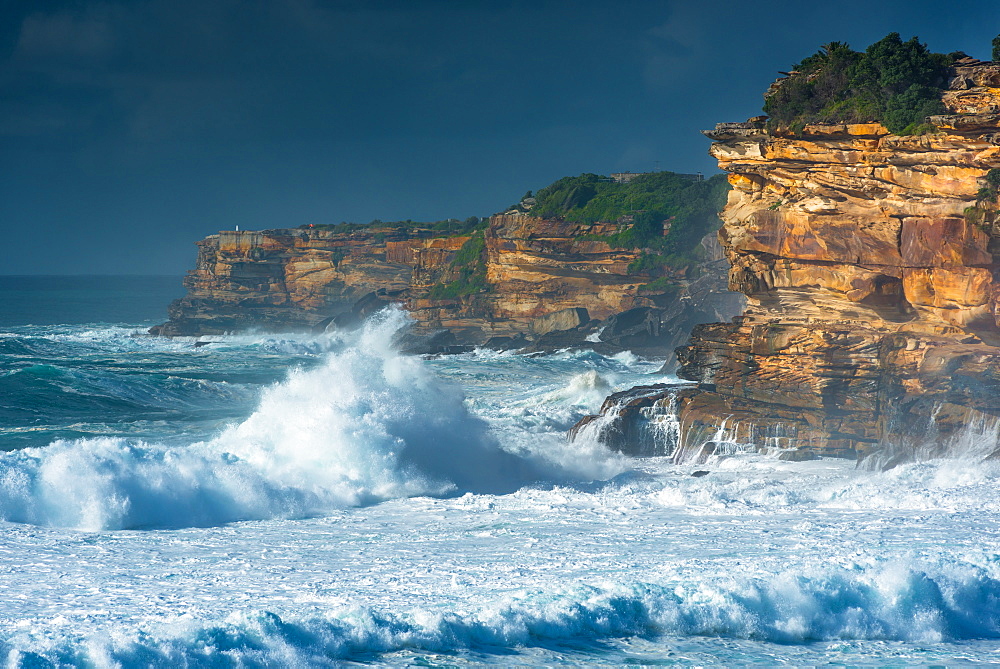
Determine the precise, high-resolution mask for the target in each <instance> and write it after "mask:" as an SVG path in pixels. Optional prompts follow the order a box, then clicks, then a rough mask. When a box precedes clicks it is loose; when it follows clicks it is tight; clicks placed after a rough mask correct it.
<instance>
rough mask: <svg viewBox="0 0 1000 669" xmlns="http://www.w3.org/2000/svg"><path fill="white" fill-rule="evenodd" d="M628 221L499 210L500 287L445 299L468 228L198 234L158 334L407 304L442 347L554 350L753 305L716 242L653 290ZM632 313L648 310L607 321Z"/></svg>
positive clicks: (645, 339)
mask: <svg viewBox="0 0 1000 669" xmlns="http://www.w3.org/2000/svg"><path fill="white" fill-rule="evenodd" d="M620 229H621V226H620V225H619V224H617V223H607V224H601V223H599V224H594V225H589V226H584V225H580V224H574V223H568V222H566V221H562V220H548V219H540V218H535V217H531V216H528V215H525V214H499V215H496V216H493V217H492V218H491V219H490V222H489V226H488V227H487V228H486V230H485V233H484V242H485V274H486V276H485V281H486V284H487V290H484V291H481V292H477V293H474V294H471V295H466V296H463V297H457V298H452V299H435V298H434V297H433V295H434V293H433V291H431V288H432V287H433V286H435V285H437V284H447V283H448V282H449V281H452V280H453V279H455V277H456V274H457V271H458V268H456V267H455V266H454V260H455V256H456V253H457V252H458V251H459V249H461V248H462V246H463V245H464V244H465V243H466V242H467V241H468V240H469V237H468V236H450V237H442V236H434V233H432V232H431V231H429V230H419V229H417V230H407V231H400V230H398V229H396V228H390V227H386V228H373V227H365V228H363V229H360V230H359V229H354V230H350V231H347V232H340V231H338V230H336V229H332V230H331V229H316V228H305V229H301V228H300V229H283V230H264V231H260V232H237V231H232V232H220V233H219V234H217V235H212V236H210V237H208V238H206V239H204V240H202V241H200V242H198V260H197V264H196V267H195V269H194V270H192V271H191V272H189V274H188V276H187V277H186V278H185V286H186V288H187V290H188V292H187V295H186V296H185V297H183V298H181V299H180V300H177V301H175V302H174V303H173V304H171V305H170V307H169V316H170V320H169V321H168V322H166V323H164V324H163V325H160V326H157V327H156V328H153V330H152V332H153V333H154V334H161V335H167V336H178V335H188V336H190V335H208V334H222V333H226V332H234V331H241V330H248V329H255V328H256V329H260V330H267V331H281V330H303V329H313V330H315V329H324V328H327V327H331V326H343V325H346V324H349V323H351V322H353V321H356V320H358V318H360V317H362V316H364V315H366V314H367V313H368V312H369V311H371V310H372V309H373V308H377V307H378V306H381V305H383V304H385V303H387V302H396V303H399V304H401V305H402V306H404V307H405V308H406V309H408V310H409V311H410V313H411V314H412V316H413V317H414V319H415V321H416V328H415V331H416V334H417V337H418V338H420V337H422V338H423V339H422V340H421V341H423V344H420V346H424V347H425V348H426V347H427V346H430V349H433V350H451V349H453V348H454V347H455V345H463V344H466V345H479V344H483V343H486V342H494V343H495V344H496V345H497V346H505V345H506V346H516V347H521V346H525V345H528V344H529V343H530V342H529V341H528V340H529V339H530V340H533V341H534V342H535V345H536V346H539V347H542V348H552V347H561V346H572V345H587V346H592V347H594V348H602V347H603V348H606V349H607V350H621V349H623V348H636V349H639V350H642V351H643V352H646V353H651V354H661V355H662V354H666V352H668V351H670V350H672V347H673V346H675V345H676V341H675V339H676V338H677V336H678V335H677V334H676V333H677V331H680V335H679V336H684V337H686V334H687V333H688V332H689V331H690V329H691V327H693V326H694V325H695V324H696V323H698V322H703V321H704V320H705V314H707V313H720V312H721V313H729V314H735V313H738V311H739V309H741V308H742V301H741V297H740V296H738V295H735V294H731V293H728V292H727V291H726V290H725V285H724V281H722V282H720V278H721V277H722V276H723V273H722V272H720V268H719V267H718V266H717V265H718V263H717V262H715V263H713V261H712V260H711V256H712V253H713V249H712V248H711V246H712V245H711V244H709V247H710V248H709V249H707V250H706V254H707V255H708V256H709V259H708V260H706V262H705V263H704V265H703V267H700V268H697V269H696V268H683V269H680V270H677V271H675V272H674V276H673V277H672V278H673V281H674V282H675V283H676V284H677V285H680V286H682V290H680V291H679V292H678V291H676V290H671V291H669V292H664V291H662V290H661V291H650V290H644V289H643V286H644V284H646V283H648V282H650V281H651V280H652V278H653V277H651V276H649V275H643V274H634V273H631V272H630V271H629V264H630V263H632V261H634V260H635V259H636V258H637V257H638V255H639V254H640V253H641V252H642V251H641V249H616V248H612V247H611V246H609V244H608V243H607V242H606V241H603V240H601V239H600V238H601V237H603V236H607V235H610V234H614V233H615V232H618V231H619V230H620ZM689 285H690V286H692V288H691V290H688V289H687V287H688V286H689ZM637 310H638V311H637ZM622 312H625V313H626V314H631V315H632V321H636V319H637V317H636V314H641V318H638V321H637V322H631V321H629V323H628V324H627V325H628V326H627V327H625V326H622V324H621V323H619V326H616V327H612V328H611V329H607V328H603V325H604V323H603V321H604V320H605V319H608V318H609V317H611V316H614V315H615V314H620V313H622ZM664 319H666V320H664ZM625 320H628V318H626V319H625ZM602 328H603V329H604V330H607V335H604V334H603V332H601V330H602ZM431 337H433V340H432V339H431ZM429 342H433V343H432V344H430V343H429ZM420 346H417V348H420Z"/></svg>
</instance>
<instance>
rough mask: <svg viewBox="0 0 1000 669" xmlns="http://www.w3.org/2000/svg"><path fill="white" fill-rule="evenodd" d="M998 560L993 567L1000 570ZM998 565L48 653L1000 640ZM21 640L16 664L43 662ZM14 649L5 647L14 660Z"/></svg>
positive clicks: (804, 576)
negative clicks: (713, 640)
mask: <svg viewBox="0 0 1000 669" xmlns="http://www.w3.org/2000/svg"><path fill="white" fill-rule="evenodd" d="M995 557H996V556H994V558H995ZM997 571H998V570H997V563H996V560H995V559H994V560H993V561H986V562H985V563H983V564H978V565H977V564H972V563H966V564H962V563H960V564H955V563H949V564H945V563H943V562H940V563H935V564H923V565H920V564H912V565H904V564H900V563H894V564H889V563H882V564H875V565H870V566H857V565H855V566H853V567H850V568H840V569H820V570H817V572H815V573H804V572H802V571H788V572H785V573H780V574H775V575H769V576H759V577H755V578H745V577H744V578H725V577H719V576H714V577H713V576H710V575H701V576H700V577H698V578H694V579H685V580H682V581H678V582H668V583H632V584H622V585H611V584H608V585H573V586H569V585H567V586H564V587H561V588H557V589H555V590H547V591H538V590H532V591H529V590H519V591H514V592H512V593H509V594H506V595H503V596H501V597H499V598H496V599H493V600H492V601H487V602H485V603H477V604H470V605H468V606H467V607H465V608H464V609H463V610H458V609H454V608H451V607H448V608H446V609H443V610H442V609H422V608H416V609H410V610H403V611H385V610H380V609H378V608H374V607H351V606H343V607H338V608H333V609H330V610H327V611H325V612H323V613H320V614H316V615H314V616H312V617H307V618H298V617H295V616H284V617H282V616H281V615H279V614H277V613H274V612H270V611H238V612H234V613H232V614H230V615H229V616H228V617H227V618H225V620H224V621H222V622H219V623H207V622H201V621H197V620H194V619H192V618H189V617H182V618H180V619H174V620H172V621H171V622H161V623H150V624H146V625H144V626H143V629H141V630H138V631H137V633H135V634H128V635H122V634H114V635H109V636H107V637H104V638H94V639H92V640H91V641H90V643H88V644H86V646H84V648H86V650H85V651H84V652H85V653H86V655H85V656H84V657H81V655H80V652H81V648H80V647H79V646H77V647H76V648H73V649H67V650H65V651H61V650H59V651H54V652H53V651H49V652H44V651H43V652H44V655H45V656H47V657H46V658H45V659H46V660H55V661H57V662H67V663H77V662H80V661H81V660H83V661H87V662H92V661H95V660H98V661H99V663H101V664H106V665H113V664H116V663H120V664H121V665H125V666H132V665H144V666H168V665H169V666H182V665H183V666H216V665H217V664H218V662H219V661H220V660H222V658H225V662H226V663H227V664H238V665H241V666H276V665H282V666H293V665H294V666H298V665H300V664H303V665H309V664H326V663H329V662H331V661H336V660H361V661H372V660H373V659H374V658H377V657H380V656H384V655H385V654H388V653H395V652H400V651H409V652H428V651H429V652H443V653H450V652H455V651H469V650H472V651H476V652H480V653H484V654H486V655H501V656H507V655H508V653H509V652H510V650H511V649H521V650H523V649H526V648H533V647H543V648H552V647H556V648H558V647H559V645H560V644H567V645H568V646H569V647H570V648H573V649H577V650H579V649H581V648H585V647H586V645H587V644H593V645H598V644H602V643H603V642H606V641H608V640H612V639H618V638H627V637H642V638H657V637H664V636H667V637H684V636H710V637H723V638H729V639H747V640H757V641H769V642H776V643H781V644H802V643H808V642H816V641H830V640H881V641H909V642H915V643H922V644H933V643H938V642H940V641H943V640H944V641H960V640H966V639H982V638H997V637H1000V580H998V573H997ZM27 641H28V640H27V639H25V640H24V643H23V644H22V643H21V642H20V640H19V639H18V638H17V637H16V636H15V637H14V638H12V639H9V640H8V641H7V642H6V643H3V644H0V649H2V650H4V651H6V655H7V657H8V658H9V659H11V660H13V664H15V665H17V664H19V663H20V664H24V665H26V664H29V663H30V662H31V661H36V662H37V661H44V660H42V656H39V655H36V654H35V653H32V652H29V651H27V649H26V648H25V650H20V649H19V646H21V647H30V646H29V645H28V643H27ZM4 646H6V648H4Z"/></svg>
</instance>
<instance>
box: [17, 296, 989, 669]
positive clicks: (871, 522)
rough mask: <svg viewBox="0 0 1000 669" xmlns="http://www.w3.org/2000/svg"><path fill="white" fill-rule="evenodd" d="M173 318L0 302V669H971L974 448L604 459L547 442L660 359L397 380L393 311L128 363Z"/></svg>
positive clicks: (521, 366)
mask: <svg viewBox="0 0 1000 669" xmlns="http://www.w3.org/2000/svg"><path fill="white" fill-rule="evenodd" d="M181 293H182V289H181V287H180V280H179V279H178V278H171V277H86V278H79V277H0V480H2V484H0V519H2V520H0V583H2V592H3V595H4V596H3V597H2V598H0V657H2V658H4V661H5V662H6V663H7V665H9V666H15V667H49V666H96V667H119V666H120V667H133V666H170V667H176V666H190V667H202V666H205V667H264V666H267V667H276V666H281V667H284V666H291V667H295V666H341V665H354V664H365V663H373V664H378V665H395V666H463V665H481V664H493V665H527V666H552V665H578V664H588V665H601V664H609V665H611V664H613V665H622V664H656V665H660V664H663V665H681V666H686V665H734V664H762V665H776V664H791V665H831V664H832V665H872V664H875V665H880V666H900V665H907V666H913V665H940V664H984V663H988V662H996V661H1000V486H998V483H1000V465H998V464H997V463H995V462H991V461H985V460H984V459H983V458H982V456H981V454H982V453H984V452H987V451H989V450H991V448H987V446H990V447H991V446H992V444H994V443H995V442H996V440H997V434H996V432H995V430H993V429H987V428H984V427H979V428H976V427H975V426H971V427H970V430H969V433H968V435H967V438H966V439H965V440H964V442H963V443H962V444H961V445H960V447H959V446H956V448H955V452H954V453H952V454H951V455H950V457H947V458H942V459H929V460H923V461H917V462H912V463H908V464H904V465H901V466H898V467H896V468H894V469H890V470H888V471H879V470H878V469H877V468H865V467H857V466H855V463H854V462H852V461H846V460H837V459H820V460H814V461H809V462H787V461H783V460H779V459H778V458H777V457H775V456H769V455H764V454H760V453H756V452H752V449H751V448H749V447H750V446H752V445H748V444H731V445H730V446H731V447H730V448H726V449H720V452H726V453H729V455H719V456H715V457H714V458H713V459H711V460H710V461H709V462H707V463H706V464H703V465H697V466H689V465H672V464H671V463H670V459H669V458H668V457H650V458H630V457H625V456H622V455H617V454H614V453H611V452H608V451H607V450H606V449H604V448H603V447H602V446H600V445H599V444H597V443H594V442H593V441H592V440H591V439H589V438H588V437H587V435H586V434H585V435H583V436H582V437H581V439H579V440H577V441H574V442H569V441H567V439H566V431H567V430H568V429H569V428H570V427H571V426H572V425H573V424H574V423H575V422H576V421H577V420H579V419H580V418H581V417H582V416H584V415H587V414H591V413H594V412H596V411H597V409H598V408H599V407H600V405H601V402H602V401H603V399H604V397H605V396H606V395H608V394H609V393H611V392H613V391H616V390H622V389H626V388H629V387H632V386H634V385H639V384H649V383H656V382H663V381H676V379H671V378H668V377H664V376H663V375H661V374H659V373H658V371H657V370H658V369H659V368H660V366H661V363H662V361H661V360H645V359H641V358H637V357H636V356H633V355H631V354H627V353H626V354H620V355H616V356H613V357H605V356H600V355H597V354H594V353H591V352H581V351H561V352H557V353H552V354H547V355H518V354H513V353H497V352H492V351H484V350H480V351H475V352H472V353H468V354H463V355H456V356H445V357H423V358H421V357H412V356H404V355H401V354H399V353H398V352H397V351H396V350H395V349H394V348H393V346H392V339H393V336H394V334H395V333H396V332H399V331H400V330H402V329H405V328H406V327H407V323H408V321H407V316H406V314H405V313H403V312H401V311H398V310H387V311H384V312H381V313H380V314H378V315H376V316H375V317H373V318H372V319H370V320H369V321H368V322H367V323H366V324H365V326H364V328H362V329H361V330H359V331H356V332H350V333H343V334H332V335H322V336H313V335H274V334H266V333H256V334H254V333H249V334H241V335H234V336H218V337H206V338H203V341H209V342H210V343H208V344H206V345H202V346H198V347H196V346H195V345H194V341H193V340H190V339H174V340H169V339H162V338H154V337H148V336H144V335H143V333H144V331H145V329H146V328H148V327H149V326H151V325H153V324H155V323H157V322H159V321H162V320H164V318H165V308H166V305H167V303H168V302H169V300H170V299H171V298H173V297H177V296H179V295H180V294H181ZM720 438H722V439H724V438H725V435H722V436H721V437H720ZM695 470H700V471H707V472H708V473H707V474H705V475H699V476H692V474H694V473H695Z"/></svg>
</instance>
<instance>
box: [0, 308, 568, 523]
mask: <svg viewBox="0 0 1000 669" xmlns="http://www.w3.org/2000/svg"><path fill="white" fill-rule="evenodd" d="M405 323H406V316H405V314H404V313H403V312H402V311H401V310H399V309H390V310H386V311H383V312H382V313H380V314H378V315H377V316H375V317H373V318H372V319H370V320H369V322H368V323H367V324H366V325H365V327H364V328H363V329H362V330H361V331H360V332H359V333H358V334H357V336H356V338H355V340H354V341H353V342H350V344H349V345H347V346H346V347H344V349H343V350H341V351H334V352H331V353H328V354H327V358H326V360H325V361H324V363H323V364H322V365H321V366H320V367H318V368H314V369H310V370H301V369H296V370H292V371H291V372H290V374H289V376H288V378H287V379H286V380H285V381H282V382H280V383H278V384H275V385H273V386H271V387H270V388H267V389H266V390H265V391H264V392H263V395H262V397H261V400H260V402H259V405H258V407H257V409H256V411H255V412H254V413H253V414H252V415H251V416H250V417H249V418H247V419H246V420H245V421H243V422H242V423H240V424H238V425H235V426H232V427H230V428H228V429H226V430H225V431H223V433H222V434H220V435H219V436H218V437H217V438H215V439H212V440H210V441H206V442H197V443H194V444H191V445H189V446H184V447H166V446H163V445H160V444H150V443H145V442H135V443H132V442H129V441H126V440H124V439H121V438H99V439H79V440H60V441H57V442H55V443H53V444H51V445H50V446H48V447H43V448H33V449H23V450H21V451H18V452H13V453H8V454H4V455H3V456H2V457H0V480H2V481H3V482H5V485H4V486H3V489H2V490H0V517H2V518H3V519H6V520H12V521H17V522H27V523H35V524H42V525H54V526H66V527H79V528H85V529H114V528H123V527H150V526H159V527H163V526H167V527H181V526H191V525H213V524H217V523H224V522H231V521H234V520H246V519H257V518H272V517H301V516H307V515H313V514H317V513H322V512H323V511H324V510H326V509H330V508H337V507H342V506H350V505H359V504H370V503H374V502H378V501H381V500H385V499H389V498H395V497H407V496H413V495H425V494H426V495H441V494H451V493H459V492H466V491H472V492H481V493H503V492H511V491H513V490H516V489H517V488H518V487H519V486H520V485H522V484H523V483H525V482H529V481H534V480H538V479H539V478H540V477H543V476H546V475H547V474H546V473H545V471H544V465H543V463H542V461H541V460H539V459H538V458H525V457H517V456H515V455H512V454H510V453H507V452H505V451H504V450H503V449H501V448H500V446H499V444H498V442H497V440H496V438H495V437H494V436H493V434H492V433H491V432H490V430H489V427H488V425H487V424H486V423H485V422H484V421H482V420H481V419H479V418H477V417H475V416H473V415H472V414H470V413H469V411H468V410H467V408H466V407H465V405H464V403H463V396H462V393H461V391H460V390H459V389H457V388H455V387H451V386H449V385H447V384H444V383H442V382H441V381H440V380H439V379H437V378H436V377H435V376H434V375H433V374H432V373H431V372H430V371H429V370H428V369H427V368H426V367H425V366H424V364H423V363H422V361H421V360H420V359H419V358H415V357H408V356H403V355H401V354H399V353H398V352H396V351H395V350H393V349H392V347H391V344H390V341H391V337H392V334H393V333H394V332H395V331H397V330H398V329H399V328H400V327H403V326H404V325H405ZM549 469H550V470H551V471H550V472H549V474H555V473H556V472H555V469H554V468H552V467H550V468H549Z"/></svg>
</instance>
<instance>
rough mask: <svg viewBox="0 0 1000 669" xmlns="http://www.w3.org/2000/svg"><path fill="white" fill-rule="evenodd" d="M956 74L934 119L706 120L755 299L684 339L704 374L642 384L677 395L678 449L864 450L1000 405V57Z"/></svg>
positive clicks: (727, 214)
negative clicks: (902, 123)
mask: <svg viewBox="0 0 1000 669" xmlns="http://www.w3.org/2000/svg"><path fill="white" fill-rule="evenodd" d="M954 74H955V76H954V79H953V81H952V83H951V90H949V91H947V92H946V93H945V95H944V102H945V104H946V105H947V106H948V107H949V109H950V111H952V112H954V113H953V114H952V115H948V116H938V117H931V120H932V122H933V123H934V124H935V125H936V126H937V127H938V128H939V130H940V132H938V133H934V134H929V135H923V136H912V137H899V136H892V135H890V134H889V133H888V131H886V130H885V128H883V127H882V126H881V125H879V124H860V125H833V126H806V128H805V129H804V130H803V131H802V132H801V133H800V135H799V136H794V137H793V136H782V135H780V134H776V133H771V132H768V131H766V130H765V129H764V128H763V124H762V123H754V122H747V123H737V124H720V125H719V126H718V127H717V128H716V129H715V130H714V131H709V132H706V134H707V135H708V136H709V137H710V138H711V139H713V140H714V143H713V145H712V148H711V153H712V155H713V156H715V157H716V158H717V159H718V160H719V165H720V167H721V168H722V169H723V170H725V171H726V172H728V173H729V180H730V183H732V185H733V190H732V192H731V194H730V197H729V202H728V204H727V206H726V208H725V210H724V212H723V214H722V217H723V220H724V226H723V228H722V230H721V231H720V241H721V242H722V244H723V246H724V247H725V251H726V255H727V257H728V258H729V261H730V263H731V270H730V275H729V282H730V287H731V288H732V289H733V290H738V291H740V292H743V293H744V294H745V295H746V296H747V299H748V307H747V309H746V311H745V312H744V314H743V315H742V316H741V317H739V318H737V319H735V320H734V322H732V323H715V324H710V325H704V326H699V327H697V328H695V330H694V333H693V334H692V337H691V340H690V342H689V343H688V345H687V346H686V347H683V348H682V349H679V350H678V356H679V359H680V363H681V366H680V370H679V373H678V374H679V376H681V377H682V378H684V379H688V380H691V381H697V382H698V387H697V388H695V389H692V388H686V389H679V388H671V389H666V390H663V391H662V392H661V394H660V396H659V397H658V399H657V400H656V401H655V402H653V401H649V400H648V393H647V399H646V400H644V401H646V403H647V404H648V405H649V406H650V407H654V408H655V407H660V408H662V407H665V406H666V405H667V404H670V403H672V406H675V407H676V414H675V415H676V417H677V421H678V422H679V431H678V437H677V440H678V441H679V444H671V445H668V446H665V448H666V450H668V451H669V450H673V449H674V448H675V446H676V450H675V451H674V453H675V457H676V458H678V459H681V460H684V459H692V458H699V457H703V456H704V455H705V454H706V453H707V452H710V451H712V450H713V449H717V448H719V447H720V443H721V442H720V440H721V441H724V442H726V443H728V444H730V445H731V444H741V443H742V444H749V443H753V444H757V445H766V446H775V447H779V448H787V449H796V450H798V451H805V452H807V453H808V452H812V453H820V454H826V455H841V456H855V455H859V454H863V453H865V452H868V451H870V450H871V449H872V448H874V447H876V446H877V445H885V444H901V445H906V444H911V445H912V444H915V443H923V442H927V441H933V442H936V443H941V442H943V441H946V440H947V438H948V436H949V435H952V434H954V433H956V431H958V430H961V429H962V428H963V427H964V426H966V425H967V424H969V423H970V422H974V421H975V420H977V419H989V420H993V419H995V418H996V417H998V416H1000V392H998V391H1000V348H998V347H997V346H998V345H1000V328H998V323H1000V281H998V277H1000V274H998V270H1000V267H998V264H997V263H996V262H995V261H994V253H995V251H996V243H997V240H998V238H1000V228H998V227H997V226H996V225H995V224H994V222H993V221H994V216H995V209H996V205H995V204H994V203H993V202H989V200H990V199H991V197H990V189H991V188H992V187H991V186H990V185H989V184H988V183H987V182H986V180H985V179H984V177H985V176H986V174H987V171H988V170H990V169H991V168H995V167H997V166H1000V132H998V131H1000V113H998V112H1000V66H997V65H992V64H983V65H978V66H972V67H962V68H956V70H955V72H954ZM984 187H985V189H984ZM981 189H984V191H985V195H984V191H981ZM992 192H993V193H994V194H995V189H994V190H993V191H992ZM977 194H978V195H979V197H978V200H977ZM992 199H994V200H995V195H994V196H993V198H992ZM653 413H656V412H655V411H654V412H653ZM649 415H651V414H650V413H649V412H648V411H647V412H646V414H644V416H645V417H643V416H639V417H638V418H637V420H643V419H648V418H649ZM620 427H621V426H618V427H617V428H615V429H618V430H619V432H620V431H621V429H620ZM630 429H633V431H634V428H630ZM642 448H645V449H646V450H648V446H644V447H642Z"/></svg>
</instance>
